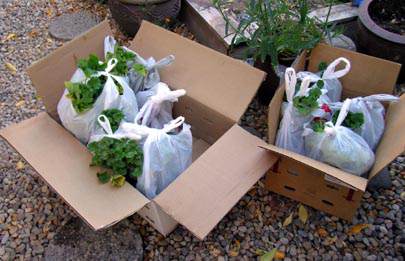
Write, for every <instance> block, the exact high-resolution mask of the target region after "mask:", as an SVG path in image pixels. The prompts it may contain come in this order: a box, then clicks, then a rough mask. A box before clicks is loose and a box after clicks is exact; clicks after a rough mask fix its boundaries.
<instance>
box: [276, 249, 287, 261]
mask: <svg viewBox="0 0 405 261" xmlns="http://www.w3.org/2000/svg"><path fill="white" fill-rule="evenodd" d="M274 257H275V258H276V259H280V260H281V259H284V257H285V254H284V252H281V251H278V250H277V252H276V255H275V256H274Z"/></svg>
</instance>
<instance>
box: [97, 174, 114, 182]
mask: <svg viewBox="0 0 405 261" xmlns="http://www.w3.org/2000/svg"><path fill="white" fill-rule="evenodd" d="M97 178H98V180H99V181H100V182H101V183H103V184H105V183H108V182H109V181H110V180H111V175H110V173H108V172H107V171H104V172H99V173H97Z"/></svg>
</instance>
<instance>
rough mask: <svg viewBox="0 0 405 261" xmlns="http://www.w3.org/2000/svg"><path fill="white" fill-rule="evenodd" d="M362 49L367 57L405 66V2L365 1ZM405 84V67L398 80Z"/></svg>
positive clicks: (360, 37)
mask: <svg viewBox="0 0 405 261" xmlns="http://www.w3.org/2000/svg"><path fill="white" fill-rule="evenodd" d="M358 25H359V33H358V35H357V41H358V44H359V49H360V51H362V52H365V53H367V54H370V55H373V56H376V57H380V58H383V59H387V60H391V61H394V62H397V63H400V64H405V1H404V0H364V1H363V3H362V4H361V6H360V9H359V19H358ZM398 80H399V82H404V81H405V67H404V66H402V69H401V72H400V74H399V78H398Z"/></svg>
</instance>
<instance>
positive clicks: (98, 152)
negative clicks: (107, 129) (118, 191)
mask: <svg viewBox="0 0 405 261" xmlns="http://www.w3.org/2000/svg"><path fill="white" fill-rule="evenodd" d="M88 148H89V150H90V151H91V153H92V154H93V158H92V160H91V163H90V166H100V167H103V168H106V169H108V171H104V172H99V173H97V177H98V179H99V180H100V182H101V183H107V182H109V181H111V184H112V185H113V186H116V187H121V186H122V185H124V184H125V179H126V178H127V177H128V178H130V179H134V180H136V179H137V178H138V177H139V176H141V174H142V163H143V153H142V149H141V148H140V147H139V146H138V144H137V143H136V142H135V141H134V140H131V139H128V138H123V139H114V138H110V137H104V138H103V139H101V140H100V141H96V142H92V143H90V144H89V145H88Z"/></svg>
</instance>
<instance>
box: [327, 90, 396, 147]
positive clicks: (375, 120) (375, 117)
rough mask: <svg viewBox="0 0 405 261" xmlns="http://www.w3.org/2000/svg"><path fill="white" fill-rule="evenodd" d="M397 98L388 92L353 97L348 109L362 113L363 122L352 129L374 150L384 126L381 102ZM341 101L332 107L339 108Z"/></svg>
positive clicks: (383, 112)
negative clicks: (358, 126)
mask: <svg viewBox="0 0 405 261" xmlns="http://www.w3.org/2000/svg"><path fill="white" fill-rule="evenodd" d="M398 100H399V98H398V97H396V96H393V95H389V94H375V95H370V96H366V97H357V98H353V99H352V101H351V104H350V108H349V111H350V112H354V113H363V116H364V124H363V125H362V126H361V127H360V128H359V129H356V130H354V131H355V132H356V133H357V134H359V135H360V136H361V137H363V139H364V140H365V141H366V142H367V143H368V145H369V146H370V148H371V149H372V150H373V151H375V149H376V147H377V145H378V143H379V142H380V139H381V137H382V135H383V133H384V128H385V109H384V106H383V105H382V104H381V102H396V101H398ZM341 106H342V103H334V104H331V107H332V108H334V109H340V107H341Z"/></svg>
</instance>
